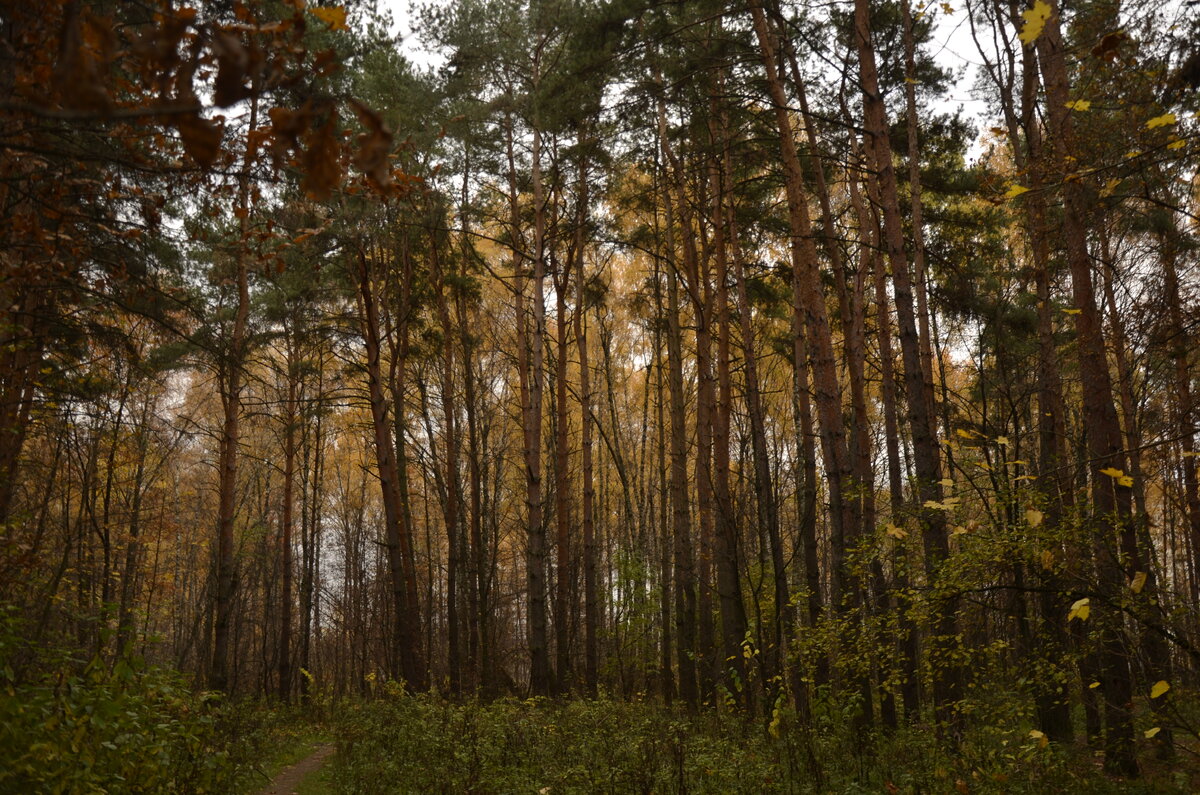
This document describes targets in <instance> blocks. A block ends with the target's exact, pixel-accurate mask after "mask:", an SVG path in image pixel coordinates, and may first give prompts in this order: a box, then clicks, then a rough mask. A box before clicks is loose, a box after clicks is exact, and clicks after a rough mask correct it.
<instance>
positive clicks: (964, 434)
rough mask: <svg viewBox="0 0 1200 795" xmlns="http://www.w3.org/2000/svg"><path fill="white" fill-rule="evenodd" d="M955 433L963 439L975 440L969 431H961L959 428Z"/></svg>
mask: <svg viewBox="0 0 1200 795" xmlns="http://www.w3.org/2000/svg"><path fill="white" fill-rule="evenodd" d="M955 433H957V434H958V435H959V436H961V437H962V438H964V439H974V438H975V434H974V433H972V432H971V431H966V430H963V429H962V428H959V429H958V430H957V431H955Z"/></svg>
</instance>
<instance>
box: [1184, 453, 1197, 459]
mask: <svg viewBox="0 0 1200 795" xmlns="http://www.w3.org/2000/svg"><path fill="white" fill-rule="evenodd" d="M1198 455H1200V453H1195V452H1186V453H1184V454H1183V457H1184V458H1195V457H1196V456H1198Z"/></svg>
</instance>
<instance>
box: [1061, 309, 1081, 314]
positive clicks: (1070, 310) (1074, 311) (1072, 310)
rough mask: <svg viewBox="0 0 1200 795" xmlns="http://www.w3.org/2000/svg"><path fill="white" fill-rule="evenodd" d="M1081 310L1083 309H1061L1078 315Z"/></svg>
mask: <svg viewBox="0 0 1200 795" xmlns="http://www.w3.org/2000/svg"><path fill="white" fill-rule="evenodd" d="M1082 311H1083V310H1082V309H1064V310H1063V312H1064V313H1065V314H1068V315H1078V314H1079V313H1080V312H1082Z"/></svg>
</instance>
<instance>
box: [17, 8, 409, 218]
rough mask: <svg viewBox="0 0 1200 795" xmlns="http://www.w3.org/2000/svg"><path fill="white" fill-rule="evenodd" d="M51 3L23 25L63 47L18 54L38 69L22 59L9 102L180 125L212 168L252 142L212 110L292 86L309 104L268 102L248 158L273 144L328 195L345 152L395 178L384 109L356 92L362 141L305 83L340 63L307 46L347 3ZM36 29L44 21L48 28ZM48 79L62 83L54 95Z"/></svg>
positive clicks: (284, 161) (381, 178)
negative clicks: (33, 57) (217, 10)
mask: <svg viewBox="0 0 1200 795" xmlns="http://www.w3.org/2000/svg"><path fill="white" fill-rule="evenodd" d="M50 5H52V6H53V7H54V8H53V11H51V13H47V12H46V9H45V8H44V7H43V8H42V9H41V11H40V14H39V15H38V16H37V17H35V16H34V15H32V14H31V15H29V18H28V19H27V20H26V26H25V27H26V28H28V32H29V33H30V37H31V38H35V39H36V38H41V39H42V41H41V44H42V45H43V47H42V48H41V49H42V52H47V51H48V52H50V53H54V54H56V56H57V57H54V58H53V60H52V62H49V61H46V60H43V63H42V65H41V68H39V65H38V64H37V63H36V61H34V62H31V61H30V60H28V59H24V58H21V56H20V54H19V53H18V58H17V61H18V64H22V65H23V64H28V67H29V68H20V67H19V72H24V74H18V75H17V77H16V80H14V83H13V87H12V99H13V100H15V102H9V103H6V104H7V105H8V108H9V109H10V110H16V109H18V108H19V109H20V110H23V111H25V112H26V113H27V114H30V115H33V116H35V117H41V118H54V119H58V120H79V121H85V122H91V121H106V120H117V121H119V122H120V123H122V125H123V126H128V125H137V126H142V125H150V126H154V127H157V128H173V129H174V130H175V132H176V133H177V134H178V140H179V143H180V145H181V146H182V149H183V151H184V153H186V155H187V157H188V158H190V159H191V160H192V161H193V162H194V163H195V164H196V165H197V166H199V167H200V169H202V170H206V171H207V170H210V169H213V168H215V167H220V166H224V167H230V166H233V165H234V163H235V160H236V159H237V158H238V157H239V155H242V153H241V152H235V149H241V147H240V146H239V147H235V146H234V145H233V144H234V142H233V141H232V140H230V136H227V135H226V125H225V124H224V121H225V119H224V117H223V116H221V115H213V116H212V117H208V116H206V115H205V111H206V110H211V109H214V108H229V107H232V106H234V105H236V104H238V103H240V102H243V101H246V100H250V99H253V98H261V97H264V96H269V95H278V93H280V92H284V91H286V92H288V94H289V95H290V96H294V97H298V98H300V99H298V100H297V104H299V107H298V108H286V107H273V108H270V109H269V110H268V111H267V113H266V116H267V120H268V121H269V123H268V124H266V125H260V126H256V127H255V128H254V129H252V130H250V131H249V132H248V133H247V138H246V141H245V149H244V157H245V161H244V162H245V163H252V162H254V161H255V158H256V157H257V154H258V152H259V151H260V149H266V150H267V151H269V152H270V154H271V159H272V163H273V164H274V166H275V167H276V168H280V167H282V166H285V165H286V166H290V167H293V168H296V169H298V170H299V171H300V172H301V174H302V178H303V183H302V185H303V187H304V189H305V190H307V191H308V192H309V193H310V194H311V195H312V196H313V197H314V198H318V199H322V198H325V197H327V196H328V195H329V193H330V192H331V191H332V190H334V189H335V188H337V187H338V186H340V185H341V184H342V181H343V178H344V174H345V167H344V164H345V162H346V161H347V160H349V161H350V162H352V163H353V165H354V166H355V167H356V168H357V169H358V170H359V171H361V172H362V174H363V175H364V177H365V179H366V182H367V183H368V184H369V185H370V186H371V187H372V188H374V189H375V190H377V191H380V192H384V193H387V192H389V191H391V190H393V189H394V186H395V176H396V175H395V174H394V173H393V171H392V168H391V165H390V163H389V155H390V153H391V150H392V135H391V133H390V131H389V130H388V129H387V127H386V126H385V125H384V123H383V121H382V119H381V118H380V117H379V115H378V114H377V113H375V112H374V111H373V110H371V109H370V108H367V107H366V106H364V105H362V104H361V103H359V102H356V101H354V100H350V101H349V104H350V106H351V107H352V108H353V109H354V111H355V112H356V114H357V116H358V119H359V122H360V124H361V127H362V132H361V133H360V134H359V135H358V136H357V138H356V141H355V146H353V147H352V146H350V145H348V142H347V141H346V135H345V134H344V132H343V131H342V128H341V126H340V124H339V114H338V103H337V101H336V100H335V99H334V98H332V97H330V96H328V95H320V94H318V93H317V92H315V91H311V90H309V88H308V86H307V85H305V84H304V81H305V79H306V78H308V77H309V76H310V75H318V76H319V75H324V74H328V73H329V72H332V71H333V70H335V69H337V67H338V63H337V57H336V55H335V53H334V51H333V49H326V50H322V51H320V52H316V53H311V54H310V52H309V51H308V49H307V48H306V47H305V46H304V42H303V39H304V34H305V31H306V29H307V25H308V24H309V19H308V17H309V16H311V17H312V18H314V19H315V20H317V21H318V23H319V24H323V25H324V26H326V27H328V28H329V29H330V30H345V29H346V24H345V11H344V10H343V9H341V8H336V7H314V8H311V9H308V8H306V7H305V3H304V2H303V0H287V2H286V3H285V5H286V6H290V9H291V12H292V13H291V15H290V16H288V17H286V18H283V19H277V20H272V21H263V20H261V19H260V18H259V15H258V12H259V11H261V10H262V5H263V4H259V3H253V2H238V3H235V4H234V7H233V17H234V18H233V19H232V20H229V21H217V20H206V19H203V18H202V17H201V15H200V13H199V12H198V11H197V10H196V9H195V8H191V7H181V8H173V7H172V6H171V5H170V4H169V3H167V2H159V3H157V4H156V5H154V6H152V8H153V11H152V12H148V11H146V10H145V9H146V5H145V4H137V6H136V7H135V6H134V4H129V5H128V6H126V7H125V8H119V10H117V11H114V12H111V13H106V14H101V13H96V12H94V11H93V10H92V8H91V7H90V6H89V4H87V3H83V2H80V0H73V1H72V0H58V2H56V3H51V4H50ZM106 7H107V8H110V9H111V8H112V6H111V5H109V6H106ZM54 11H57V14H55V13H54ZM55 19H56V20H57V22H58V24H57V32H56V31H54V30H53V28H54V27H55V25H54V24H53V21H54V20H55ZM36 28H42V31H41V32H42V36H37V30H36ZM54 39H57V41H54ZM35 43H36V42H34V41H30V42H27V44H35ZM20 49H22V50H24V49H26V47H20ZM310 55H311V57H310ZM47 72H49V74H47ZM46 78H50V79H49V80H47V79H46ZM48 83H49V84H50V85H52V86H53V87H54V89H55V90H54V92H53V93H52V94H51V95H50V97H47V94H46V91H45V87H46V85H47V84H48ZM202 97H206V98H208V99H209V100H210V101H209V102H208V103H206V102H205V101H202V99H201V98H202ZM2 99H4V98H3V97H0V100H2ZM47 99H50V102H47ZM22 100H23V101H22ZM134 137H136V136H134Z"/></svg>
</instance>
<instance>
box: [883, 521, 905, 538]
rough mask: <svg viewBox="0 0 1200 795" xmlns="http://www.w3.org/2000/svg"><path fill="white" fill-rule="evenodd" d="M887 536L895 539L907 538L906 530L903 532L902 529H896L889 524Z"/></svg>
mask: <svg viewBox="0 0 1200 795" xmlns="http://www.w3.org/2000/svg"><path fill="white" fill-rule="evenodd" d="M887 534H888V535H889V536H891V537H892V538H895V539H901V538H908V531H907V530H905V529H904V528H902V527H897V526H896V525H894V524H892V523H891V522H888V525H887Z"/></svg>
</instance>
